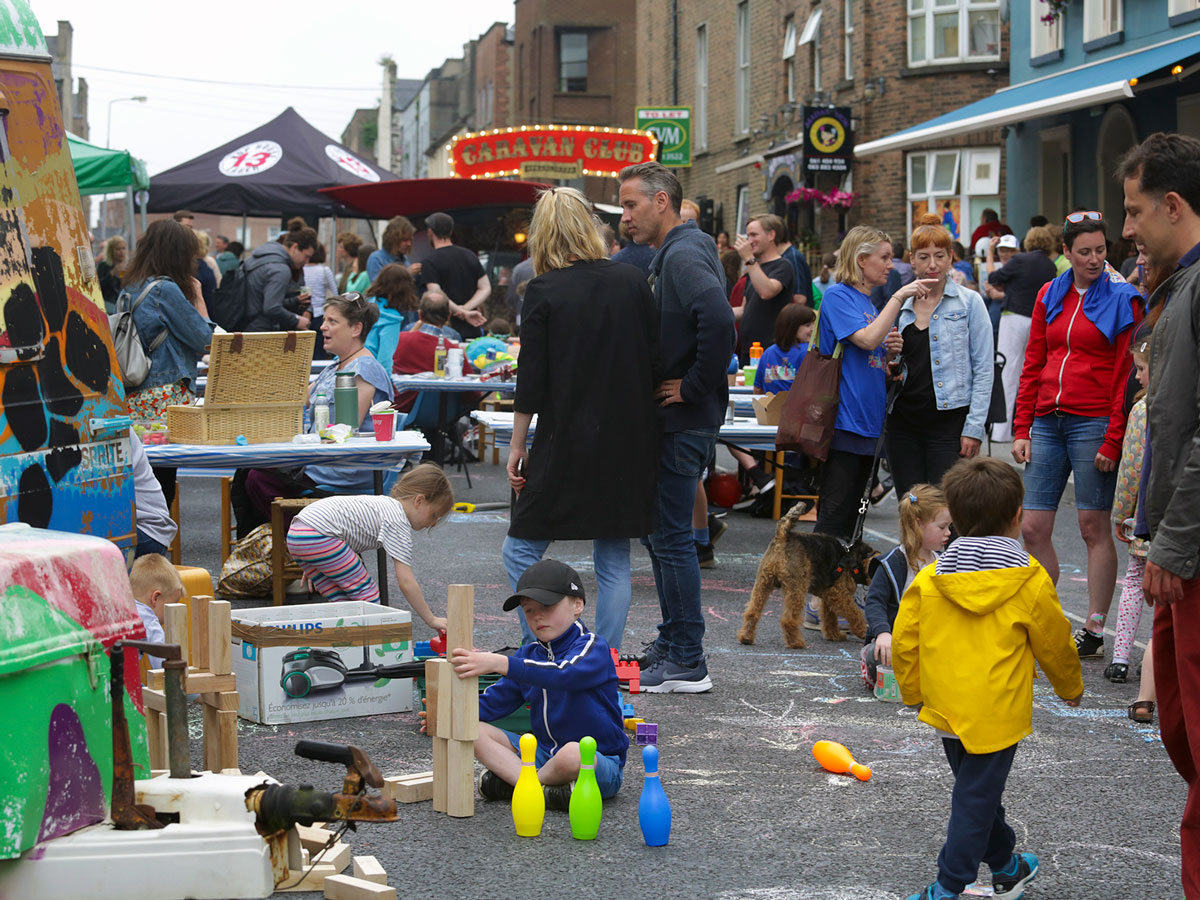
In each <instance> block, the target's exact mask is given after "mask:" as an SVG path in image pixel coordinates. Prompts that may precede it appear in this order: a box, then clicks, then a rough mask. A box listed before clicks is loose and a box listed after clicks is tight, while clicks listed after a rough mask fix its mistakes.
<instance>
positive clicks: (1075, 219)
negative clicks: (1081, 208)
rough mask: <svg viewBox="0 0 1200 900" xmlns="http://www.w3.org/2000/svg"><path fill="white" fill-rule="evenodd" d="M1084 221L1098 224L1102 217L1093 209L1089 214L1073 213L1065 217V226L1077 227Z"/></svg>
mask: <svg viewBox="0 0 1200 900" xmlns="http://www.w3.org/2000/svg"><path fill="white" fill-rule="evenodd" d="M1084 219H1094V220H1095V221H1097V222H1100V221H1102V220H1103V219H1104V216H1102V215H1101V214H1100V213H1098V212H1096V211H1095V210H1094V209H1093V210H1091V211H1089V212H1073V213H1071V214H1070V215H1069V216H1067V224H1068V225H1078V224H1079V223H1080V222H1082V221H1083V220H1084Z"/></svg>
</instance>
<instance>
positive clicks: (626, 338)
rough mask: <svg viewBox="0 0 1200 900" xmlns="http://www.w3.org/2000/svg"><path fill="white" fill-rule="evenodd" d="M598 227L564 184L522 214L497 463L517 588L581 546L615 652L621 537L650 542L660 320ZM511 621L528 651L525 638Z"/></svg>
mask: <svg viewBox="0 0 1200 900" xmlns="http://www.w3.org/2000/svg"><path fill="white" fill-rule="evenodd" d="M597 224H598V223H597V221H596V219H595V218H594V216H593V215H592V212H591V205H590V204H589V203H588V201H587V200H586V199H585V198H584V196H583V194H581V193H580V192H579V191H576V190H574V189H571V188H551V189H550V190H548V191H546V192H545V193H543V194H542V195H541V197H540V198H539V199H538V202H537V206H536V207H535V208H534V212H533V221H532V222H531V224H530V229H529V245H530V251H531V254H532V257H533V265H534V271H536V272H537V273H538V274H537V277H535V278H534V279H533V280H532V281H530V282H529V287H528V288H527V289H526V292H525V304H524V307H523V309H522V315H521V356H520V373H519V375H518V377H517V393H516V399H515V402H514V409H515V411H516V415H515V421H514V427H513V437H512V447H511V449H510V450H509V456H508V480H509V483H510V484H511V485H512V487H513V490H514V491H516V494H517V498H516V501H515V503H514V504H513V510H512V520H511V524H510V526H509V530H508V537H507V538H506V539H505V541H504V567H505V569H506V570H507V572H508V577H509V580H510V581H511V582H512V587H513V590H516V587H517V580H518V579H519V578H520V577H521V574H522V573H523V572H524V571H525V570H526V569H527V568H528V567H529V566H531V565H533V563H535V562H537V561H538V560H540V559H541V558H542V556H543V554H545V552H546V548H547V547H549V545H550V542H551V541H554V540H591V541H592V542H593V545H592V546H593V556H592V559H593V561H594V564H595V569H596V581H597V585H598V592H597V597H596V611H595V613H594V616H595V618H594V625H595V631H596V632H597V633H598V634H599V635H600V636H601V637H602V638H604V640H605V641H607V642H608V644H609V646H611V647H614V648H617V649H620V646H621V638H622V635H623V634H624V632H625V618H626V616H627V615H628V612H629V603H630V599H631V596H632V588H631V586H630V581H629V540H630V538H635V537H641V536H643V535H645V534H649V532H650V528H651V520H652V518H653V513H654V479H655V475H656V472H657V470H658V448H657V441H658V412H657V409H656V407H655V403H654V398H653V390H654V386H655V385H656V384H657V383H658V381H659V377H658V311H657V309H656V307H655V305H654V297H653V295H652V294H651V292H650V286H649V284H648V283H647V282H646V278H645V276H643V275H642V273H641V272H639V271H638V270H637V269H635V268H634V267H632V266H627V265H624V264H623V263H615V262H613V261H611V260H609V259H606V258H605V255H606V248H605V246H604V244H603V242H602V241H601V239H600V236H599V234H598V233H597V231H596V226H597ZM535 414H536V415H537V416H538V421H537V430H536V433H535V435H534V439H533V446H532V447H531V448H530V449H529V450H526V437H527V434H528V432H529V428H530V421H531V419H532V418H533V416H534V415H535ZM521 621H522V630H523V631H524V634H525V641H526V643H528V642H530V641H533V640H535V636H534V635H533V634H532V633H531V632H530V631H529V626H528V625H527V624H525V621H524V617H523V616H522V620H521Z"/></svg>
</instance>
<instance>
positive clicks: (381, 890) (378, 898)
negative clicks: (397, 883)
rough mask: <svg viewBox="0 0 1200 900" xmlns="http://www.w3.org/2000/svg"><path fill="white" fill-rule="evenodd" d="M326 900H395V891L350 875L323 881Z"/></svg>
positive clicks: (337, 876) (383, 885)
mask: <svg viewBox="0 0 1200 900" xmlns="http://www.w3.org/2000/svg"><path fill="white" fill-rule="evenodd" d="M325 897H326V900H396V889H395V888H394V887H388V886H387V885H386V884H377V883H376V882H374V881H366V880H365V879H362V878H353V877H351V876H350V875H333V876H331V877H329V878H326V879H325Z"/></svg>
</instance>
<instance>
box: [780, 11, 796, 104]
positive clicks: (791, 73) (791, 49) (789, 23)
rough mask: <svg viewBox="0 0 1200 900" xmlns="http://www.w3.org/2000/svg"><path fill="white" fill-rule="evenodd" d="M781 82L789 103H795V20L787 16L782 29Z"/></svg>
mask: <svg viewBox="0 0 1200 900" xmlns="http://www.w3.org/2000/svg"><path fill="white" fill-rule="evenodd" d="M783 81H784V90H785V96H786V98H787V101H788V102H789V103H794V102H795V101H796V19H795V17H794V16H788V17H787V19H786V20H785V24H784V28H783Z"/></svg>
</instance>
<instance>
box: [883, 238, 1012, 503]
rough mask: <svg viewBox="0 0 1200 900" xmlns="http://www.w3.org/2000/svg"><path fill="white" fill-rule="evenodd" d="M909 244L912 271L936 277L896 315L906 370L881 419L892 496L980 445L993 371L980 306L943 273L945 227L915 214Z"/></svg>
mask: <svg viewBox="0 0 1200 900" xmlns="http://www.w3.org/2000/svg"><path fill="white" fill-rule="evenodd" d="M909 247H910V248H911V251H910V252H911V256H912V265H913V270H914V271H915V272H916V275H917V278H936V279H937V280H938V281H937V285H935V286H934V287H933V288H931V289H930V291H929V292H928V294H927V295H926V296H925V297H921V298H918V297H909V298H908V299H906V300H905V301H904V303H903V305H902V306H901V307H900V317H899V319H898V320H897V327H898V328H899V329H900V334H901V336H902V337H903V338H904V351H903V353H902V358H903V360H904V365H905V369H906V372H905V376H904V387H903V388H902V389H901V391H900V395H899V396H898V397H897V398H896V403H895V406H894V407H893V408H892V410H891V411H890V413H889V414H888V420H887V451H888V461H889V463H890V465H891V470H892V478H893V479H894V480H895V483H896V494H897V496H903V495H904V492H905V491H907V490H908V489H909V488H910V487H911V486H912V485H914V484H921V483H925V484H937V483H938V482H940V481H941V480H942V476H943V475H944V474H945V473H946V470H947V469H949V468H950V467H951V466H952V465H954V463H955V462H956V461H957V460H958V459H959V457H967V458H970V457H973V456H975V455H976V454H977V453H978V452H979V445H980V444H981V443H982V441H983V433H984V432H983V423H984V419H985V418H986V416H987V410H988V405H989V403H990V402H991V398H992V379H993V377H994V374H995V364H994V356H995V348H994V347H993V343H992V322H991V319H990V318H989V317H988V311H987V306H986V305H985V304H984V302H983V298H982V297H980V296H979V294H977V293H975V291H972V290H969V289H967V288H965V287H962V286H961V285H959V284H955V283H954V281H952V280H949V279H948V278H947V275H948V274H949V272H950V269H951V267H952V266H953V264H954V253H953V245H952V238H951V237H950V232H948V231H947V230H946V229H945V227H943V226H942V224H941V220H939V219H938V218H937V217H936V216H933V215H925V216H922V217H921V219H920V220H919V223H918V225H917V227H916V229H915V230H914V231H913V233H912V239H911V241H910V242H909Z"/></svg>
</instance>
